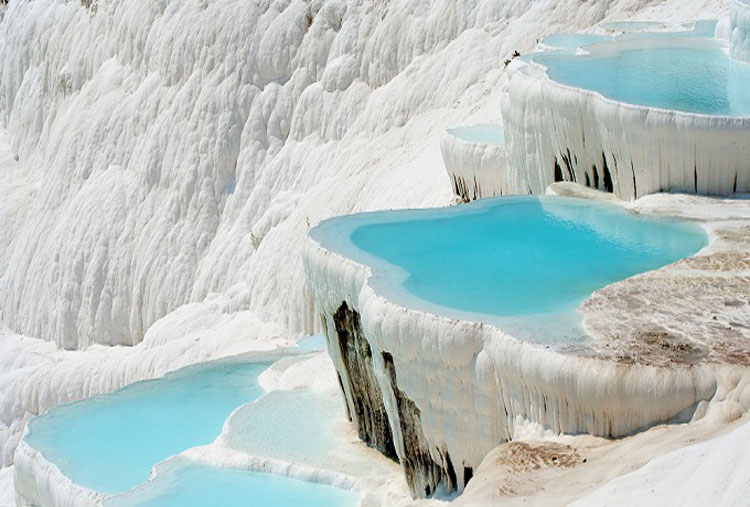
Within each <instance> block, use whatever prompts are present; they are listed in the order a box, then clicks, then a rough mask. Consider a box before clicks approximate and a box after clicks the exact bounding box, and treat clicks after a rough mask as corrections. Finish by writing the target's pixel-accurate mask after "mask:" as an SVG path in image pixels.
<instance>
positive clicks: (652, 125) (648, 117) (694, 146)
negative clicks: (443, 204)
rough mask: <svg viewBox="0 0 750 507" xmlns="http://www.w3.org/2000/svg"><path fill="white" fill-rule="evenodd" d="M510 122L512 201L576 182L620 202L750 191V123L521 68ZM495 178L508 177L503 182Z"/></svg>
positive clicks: (515, 75) (510, 97)
mask: <svg viewBox="0 0 750 507" xmlns="http://www.w3.org/2000/svg"><path fill="white" fill-rule="evenodd" d="M510 72H511V75H510V79H509V81H508V84H507V87H506V89H505V91H506V93H505V100H504V101H503V119H504V124H505V136H506V149H507V152H508V164H509V165H510V168H511V169H510V171H509V176H508V178H509V179H508V182H507V183H506V184H507V185H508V186H509V187H510V189H511V191H512V192H514V193H534V194H541V193H544V191H545V189H546V188H547V186H548V185H550V184H551V183H554V182H559V181H572V182H576V183H579V184H581V185H585V186H587V187H592V188H597V189H599V190H603V191H606V192H613V193H614V194H615V195H617V196H618V197H620V198H622V199H626V200H631V199H637V198H638V197H641V196H644V195H647V194H651V193H656V192H662V191H677V192H688V193H700V194H714V195H727V194H731V193H734V192H747V191H748V190H750V171H749V170H748V166H747V160H749V159H750V118H746V117H730V116H722V115H707V114H694V113H688V112H681V111H674V110H665V109H659V108H654V107H648V106H639V105H633V104H626V103H623V102H618V101H615V100H611V99H608V98H605V97H604V96H602V95H601V94H599V93H598V92H594V91H591V90H586V89H582V88H576V87H572V86H567V85H564V84H561V83H558V82H556V81H554V80H552V79H550V78H549V77H548V76H547V74H546V72H545V69H544V68H543V67H542V66H541V65H538V64H535V63H521V62H514V63H513V64H512V68H511V71H510ZM497 177H501V175H500V174H497Z"/></svg>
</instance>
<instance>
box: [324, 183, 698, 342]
mask: <svg viewBox="0 0 750 507" xmlns="http://www.w3.org/2000/svg"><path fill="white" fill-rule="evenodd" d="M311 234H312V236H313V238H315V239H316V240H317V241H319V242H320V243H321V244H322V245H324V246H325V247H327V248H329V249H332V250H334V251H338V252H339V253H342V254H343V255H346V256H348V257H350V258H352V259H354V260H356V261H358V262H362V263H365V264H368V265H370V266H372V267H373V277H372V279H371V283H372V285H373V287H374V288H375V289H376V290H377V291H379V292H380V293H382V294H384V295H386V296H387V297H390V298H393V299H394V300H396V301H399V302H400V303H402V304H406V305H407V306H413V307H418V308H422V309H427V310H430V311H436V312H437V313H441V314H444V315H448V316H450V317H456V318H461V317H465V316H466V315H467V314H469V315H472V316H473V317H474V318H478V319H479V320H483V321H488V322H498V319H496V318H494V317H507V316H525V315H537V314H560V313H566V312H568V313H570V312H573V311H574V310H575V309H576V308H577V306H578V305H579V304H580V303H581V302H582V301H583V300H584V299H585V298H586V297H588V296H589V295H590V294H591V293H592V292H593V291H594V290H596V289H599V288H601V287H603V286H605V285H608V284H610V283H612V282H614V281H617V280H621V279H624V278H627V277H630V276H632V275H634V274H637V273H640V272H643V271H648V270H651V269H654V268H657V267H660V266H663V265H665V264H669V263H671V262H673V261H676V260H678V259H681V258H683V257H687V256H690V255H692V254H694V253H695V252H697V251H698V250H699V249H700V248H702V247H703V246H704V245H706V243H707V237H706V234H705V233H704V232H703V230H702V229H701V228H700V227H698V226H696V225H693V224H688V223H682V222H675V221H668V220H657V219H653V218H648V219H647V218H641V217H637V216H634V215H632V214H630V213H628V212H626V211H624V210H623V209H621V208H619V207H616V206H613V205H607V204H602V203H594V202H590V201H585V200H580V199H570V198H561V197H531V196H524V197H513V198H508V197H505V198H498V199H486V200H483V201H478V202H475V203H471V204H466V205H461V206H457V207H451V208H443V209H431V210H408V211H399V212H377V213H365V214H359V215H352V216H348V217H339V218H334V219H332V220H328V221H325V222H323V223H322V224H321V225H320V226H318V227H317V228H315V229H313V231H312V232H311ZM545 339H547V338H545ZM550 339H551V338H550Z"/></svg>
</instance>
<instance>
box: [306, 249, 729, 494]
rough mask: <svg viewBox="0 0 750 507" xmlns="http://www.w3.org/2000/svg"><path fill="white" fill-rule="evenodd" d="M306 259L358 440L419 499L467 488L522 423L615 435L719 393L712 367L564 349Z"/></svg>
mask: <svg viewBox="0 0 750 507" xmlns="http://www.w3.org/2000/svg"><path fill="white" fill-rule="evenodd" d="M304 263H305V269H306V272H307V276H308V283H309V286H310V287H311V288H312V290H313V293H314V298H315V300H316V303H317V306H318V308H319V310H320V315H321V321H322V325H323V329H324V331H325V333H326V337H327V340H328V351H329V354H330V355H331V357H332V359H333V363H334V365H335V367H336V371H337V374H338V376H339V382H340V386H341V389H342V391H343V393H344V398H345V400H346V404H347V407H348V412H349V417H350V418H351V420H352V421H353V423H354V425H355V426H356V428H357V429H358V431H359V433H360V436H361V438H362V439H363V440H364V441H365V442H368V443H369V444H370V445H371V446H373V447H374V448H376V449H378V450H380V451H381V452H383V453H384V454H386V455H388V456H391V457H394V451H395V457H396V458H397V459H398V460H399V462H400V463H401V465H402V468H403V470H404V473H405V474H406V477H407V480H408V483H409V486H410V487H411V490H412V494H413V495H414V496H429V495H431V494H433V493H434V492H436V491H438V492H439V491H462V490H463V488H464V486H465V485H466V483H467V482H468V481H469V480H470V479H471V477H472V474H473V471H474V470H475V469H476V467H477V466H478V465H479V463H480V462H481V460H482V459H483V458H484V456H485V455H486V454H487V453H488V452H489V451H490V450H491V449H492V448H493V447H495V446H496V445H498V444H500V443H503V442H507V441H510V440H512V439H513V438H515V437H516V436H517V432H518V431H519V429H520V428H522V427H524V426H526V425H528V424H533V425H536V426H537V427H542V428H545V429H551V430H553V431H555V432H561V433H583V432H585V433H590V434H594V435H600V436H605V437H618V436H622V435H626V434H628V433H631V432H633V431H636V430H638V429H640V428H643V427H646V426H648V425H651V424H654V423H657V422H662V421H667V420H670V419H672V418H674V417H676V416H680V415H682V416H684V415H685V414H690V413H692V409H693V407H694V406H695V405H696V403H697V402H699V401H700V400H706V399H709V398H710V397H711V396H712V395H713V394H714V392H715V391H716V385H717V380H716V377H715V375H714V372H713V370H712V369H711V368H710V367H708V366H700V365H691V366H685V367H670V368H666V367H655V366H648V365H641V364H632V363H625V362H618V361H608V360H600V359H596V358H594V357H583V356H576V355H571V354H562V353H559V352H555V351H552V350H551V349H546V348H542V347H540V346H536V345H532V344H530V343H528V342H523V341H520V340H516V339H515V338H513V337H511V336H509V335H508V334H506V333H504V332H503V331H502V330H500V329H498V328H497V327H494V326H491V325H487V324H482V323H477V322H469V321H462V320H451V319H448V318H444V317H440V316H437V315H434V314H429V313H426V312H423V311H418V310H413V309H408V308H404V307H401V306H398V305H396V304H395V303H393V302H391V301H388V300H386V299H385V298H383V297H382V296H380V295H378V294H376V293H375V291H374V290H373V289H372V288H371V287H370V286H369V285H368V281H367V280H368V278H369V276H370V273H371V272H370V269H369V268H368V267H366V266H363V265H360V264H357V263H355V262H353V261H351V260H349V259H347V258H345V257H342V256H341V255H339V254H336V253H334V252H331V251H329V250H327V249H325V248H324V247H322V246H321V245H320V244H319V243H317V242H316V241H314V240H312V239H309V240H308V242H307V245H306V246H305V249H304Z"/></svg>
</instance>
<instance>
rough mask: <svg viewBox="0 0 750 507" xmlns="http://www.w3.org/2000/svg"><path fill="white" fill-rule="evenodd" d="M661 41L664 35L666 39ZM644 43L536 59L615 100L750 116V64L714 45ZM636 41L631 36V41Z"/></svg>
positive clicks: (565, 79) (567, 80) (552, 72)
mask: <svg viewBox="0 0 750 507" xmlns="http://www.w3.org/2000/svg"><path fill="white" fill-rule="evenodd" d="M662 40H663V39H662ZM638 41H641V45H640V47H637V48H630V49H622V50H619V51H617V52H614V51H610V52H607V53H603V52H602V53H596V54H588V55H572V54H559V53H558V54H555V53H549V54H541V55H537V56H535V57H534V61H536V62H537V63H540V64H542V65H544V66H545V67H547V74H548V75H549V77H550V78H551V79H553V80H555V81H558V82H560V83H563V84H566V85H569V86H575V87H579V88H585V89H589V90H594V91H597V92H599V93H601V94H602V95H604V96H605V97H608V98H611V99H613V100H617V101H621V102H627V103H630V104H638V105H644V106H652V107H659V108H663V109H674V110H678V111H686V112H692V113H701V114H717V115H727V116H750V91H748V83H750V65H749V64H747V63H742V62H738V61H735V60H732V59H731V58H729V57H728V56H727V54H726V52H724V51H723V49H721V48H720V47H718V46H715V45H705V46H696V45H693V46H692V47H691V46H679V45H677V46H674V47H664V45H663V44H659V45H653V46H652V45H650V43H649V41H648V40H647V39H643V38H639V39H638ZM631 43H632V41H631Z"/></svg>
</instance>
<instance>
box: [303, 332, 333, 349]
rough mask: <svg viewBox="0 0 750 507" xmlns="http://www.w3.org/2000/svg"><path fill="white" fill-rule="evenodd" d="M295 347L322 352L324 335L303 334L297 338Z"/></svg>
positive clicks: (324, 346) (324, 343)
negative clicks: (303, 335)
mask: <svg viewBox="0 0 750 507" xmlns="http://www.w3.org/2000/svg"><path fill="white" fill-rule="evenodd" d="M297 348H298V349H300V350H304V351H306V352H322V351H324V350H325V349H326V337H325V336H323V335H322V334H316V335H311V336H305V337H303V338H300V339H299V340H297Z"/></svg>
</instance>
